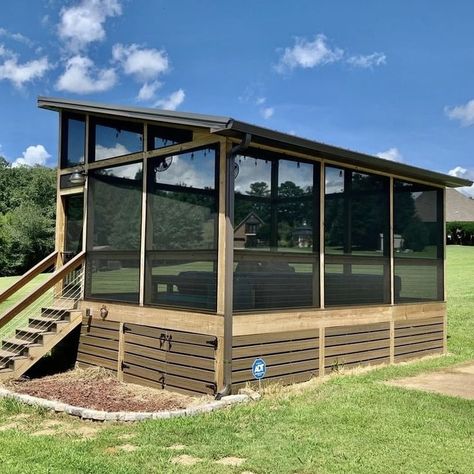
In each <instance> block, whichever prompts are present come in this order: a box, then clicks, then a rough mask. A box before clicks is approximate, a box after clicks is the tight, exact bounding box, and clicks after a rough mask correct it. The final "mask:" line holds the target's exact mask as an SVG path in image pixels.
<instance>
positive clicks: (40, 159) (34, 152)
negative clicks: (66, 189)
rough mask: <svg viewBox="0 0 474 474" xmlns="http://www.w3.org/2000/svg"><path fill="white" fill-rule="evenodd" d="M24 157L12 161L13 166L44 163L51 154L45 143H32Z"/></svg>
mask: <svg viewBox="0 0 474 474" xmlns="http://www.w3.org/2000/svg"><path fill="white" fill-rule="evenodd" d="M22 155H23V156H22V157H20V158H17V159H16V160H15V161H14V162H13V163H12V168H16V167H18V166H35V165H44V164H46V161H47V160H48V158H51V155H50V154H49V153H48V152H47V151H46V149H45V147H44V146H43V145H31V146H29V147H28V148H27V149H26V150H25V151H24V152H23V153H22Z"/></svg>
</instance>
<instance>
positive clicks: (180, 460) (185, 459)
mask: <svg viewBox="0 0 474 474" xmlns="http://www.w3.org/2000/svg"><path fill="white" fill-rule="evenodd" d="M201 461H202V459H200V458H195V457H194V456H189V455H187V454H181V456H176V457H175V458H172V459H171V462H172V463H173V464H181V465H182V466H194V465H195V464H197V463H198V462H201Z"/></svg>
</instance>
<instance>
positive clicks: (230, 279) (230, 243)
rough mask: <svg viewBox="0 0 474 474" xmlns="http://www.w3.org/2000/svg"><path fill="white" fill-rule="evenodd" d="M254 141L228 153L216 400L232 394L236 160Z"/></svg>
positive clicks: (247, 138)
mask: <svg viewBox="0 0 474 474" xmlns="http://www.w3.org/2000/svg"><path fill="white" fill-rule="evenodd" d="M251 140H252V135H251V134H250V133H246V134H245V136H244V137H243V138H242V141H241V143H239V144H238V145H235V146H234V147H232V148H231V149H230V151H229V152H228V153H227V156H226V161H227V167H226V196H225V208H226V216H225V218H226V235H225V238H226V264H225V273H226V280H225V293H224V294H225V303H224V388H223V390H222V391H221V392H219V393H217V395H216V400H220V399H221V398H222V397H225V396H227V395H230V394H231V393H232V336H233V303H234V295H233V291H234V275H233V267H234V182H235V176H234V158H235V156H236V155H237V154H238V153H239V152H241V151H245V150H246V149H247V148H248V147H249V146H250V142H251Z"/></svg>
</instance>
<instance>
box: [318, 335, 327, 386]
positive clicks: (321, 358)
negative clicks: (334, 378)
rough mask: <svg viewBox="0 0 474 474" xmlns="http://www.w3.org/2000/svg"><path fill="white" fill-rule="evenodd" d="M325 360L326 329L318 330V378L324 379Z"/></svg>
mask: <svg viewBox="0 0 474 474" xmlns="http://www.w3.org/2000/svg"><path fill="white" fill-rule="evenodd" d="M325 358H326V328H325V327H324V326H323V327H321V328H319V376H320V377H324V375H325V374H326V369H325V367H324V365H325V363H326V362H325Z"/></svg>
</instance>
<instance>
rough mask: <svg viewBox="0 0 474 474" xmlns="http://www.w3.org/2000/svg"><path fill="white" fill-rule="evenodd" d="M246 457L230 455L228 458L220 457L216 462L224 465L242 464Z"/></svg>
mask: <svg viewBox="0 0 474 474" xmlns="http://www.w3.org/2000/svg"><path fill="white" fill-rule="evenodd" d="M245 461H246V459H243V458H237V457H235V456H228V457H226V458H222V459H219V461H216V464H222V465H223V466H241V465H242V464H243V463H244V462H245Z"/></svg>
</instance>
